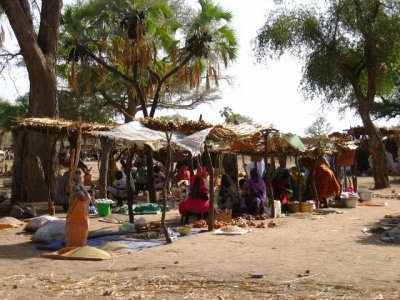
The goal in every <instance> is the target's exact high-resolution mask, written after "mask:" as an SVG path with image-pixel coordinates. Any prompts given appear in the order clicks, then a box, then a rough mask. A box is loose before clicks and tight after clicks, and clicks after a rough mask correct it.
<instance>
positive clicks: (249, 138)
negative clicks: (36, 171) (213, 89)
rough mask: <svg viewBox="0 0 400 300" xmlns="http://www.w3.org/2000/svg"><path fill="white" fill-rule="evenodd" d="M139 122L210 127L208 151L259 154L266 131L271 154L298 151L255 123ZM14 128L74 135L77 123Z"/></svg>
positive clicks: (92, 126)
mask: <svg viewBox="0 0 400 300" xmlns="http://www.w3.org/2000/svg"><path fill="white" fill-rule="evenodd" d="M139 121H140V123H141V124H142V125H143V126H144V127H147V128H149V129H151V130H155V131H162V132H167V131H170V130H171V128H172V129H173V131H174V132H175V133H180V134H183V135H186V136H187V135H191V134H194V133H197V132H200V131H202V130H205V129H208V128H211V130H210V132H209V134H208V137H207V141H208V142H207V143H208V145H209V146H210V151H216V152H234V153H237V154H247V155H260V154H262V153H263V152H264V150H265V146H264V133H269V137H268V151H269V153H270V154H271V155H283V154H285V155H290V154H293V155H295V154H298V152H299V151H298V149H295V148H293V147H291V146H290V144H288V143H287V141H286V140H285V135H282V134H279V132H278V130H277V129H275V128H273V127H272V126H265V125H259V124H254V125H253V124H239V125H234V124H222V125H213V124H210V123H206V122H202V121H185V120H165V119H152V118H142V119H139ZM14 124H15V125H14V128H15V129H17V130H34V131H39V132H42V133H48V134H55V135H63V134H66V135H71V134H76V133H77V130H78V127H77V124H78V122H75V121H70V120H63V119H49V118H27V119H16V120H14ZM81 126H82V134H83V135H84V136H86V137H88V136H97V135H92V132H99V131H109V130H111V129H113V128H115V127H116V126H118V125H114V124H111V125H103V124H97V123H82V125H81Z"/></svg>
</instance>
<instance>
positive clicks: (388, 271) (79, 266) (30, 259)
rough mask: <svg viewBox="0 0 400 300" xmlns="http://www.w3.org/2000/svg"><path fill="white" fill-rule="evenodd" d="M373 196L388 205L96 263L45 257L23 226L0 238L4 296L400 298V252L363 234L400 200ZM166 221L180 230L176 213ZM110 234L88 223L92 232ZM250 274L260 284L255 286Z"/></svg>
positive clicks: (363, 182) (367, 183)
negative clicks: (259, 274)
mask: <svg viewBox="0 0 400 300" xmlns="http://www.w3.org/2000/svg"><path fill="white" fill-rule="evenodd" d="M372 185H373V179H372V178H371V177H361V178H359V188H363V189H366V188H370V187H371V186H372ZM374 192H377V193H379V194H380V195H381V197H380V198H373V200H372V201H382V202H384V201H387V203H388V205H387V206H383V207H365V206H358V207H357V208H352V209H346V208H341V209H339V210H341V211H344V213H343V214H328V215H326V216H318V215H316V216H314V218H296V217H293V216H288V217H285V218H279V219H275V222H276V223H277V224H278V227H277V228H265V229H253V231H252V232H250V233H248V234H246V235H242V236H220V235H213V234H212V233H209V232H206V233H202V234H198V235H193V236H189V237H187V238H184V239H179V240H176V241H174V242H173V243H172V244H169V245H162V246H158V247H153V248H150V249H145V250H142V251H139V252H136V253H134V254H130V255H121V256H118V257H116V258H114V259H112V260H106V261H100V262H99V261H96V262H93V261H68V260H51V259H46V258H41V257H39V255H40V254H42V253H44V252H46V251H42V250H37V249H36V244H34V243H32V242H31V240H30V238H31V236H30V235H29V234H27V233H25V232H24V231H23V228H22V227H20V228H16V229H7V230H1V231H0V270H1V273H0V298H1V299H25V298H31V299H38V298H41V299H56V298H57V299H58V298H61V299H71V298H74V299H94V298H97V297H101V296H108V298H110V299H339V298H340V299H399V298H400V291H399V284H400V268H399V266H400V255H399V250H400V245H399V244H390V243H385V242H382V241H380V240H379V235H378V234H374V235H366V234H364V233H363V232H362V230H361V229H362V228H363V227H371V226H373V225H374V224H376V223H377V222H379V221H380V220H381V219H383V217H384V216H385V215H386V214H389V213H393V212H398V211H400V200H398V199H397V198H391V199H388V198H386V197H385V196H388V197H389V196H391V195H393V194H394V193H397V192H400V185H399V181H398V180H397V178H392V185H391V187H390V188H387V189H384V190H379V191H374ZM36 206H37V207H38V208H39V209H40V208H43V207H44V205H43V204H37V205H36ZM57 216H59V217H65V214H64V213H61V212H59V211H57ZM118 217H122V218H126V219H128V217H127V216H122V215H118ZM159 218H160V216H149V217H147V216H146V220H148V221H152V220H157V219H159ZM167 218H168V221H169V222H170V224H178V222H179V213H178V211H177V210H176V209H173V210H171V211H170V212H169V213H168V214H167ZM116 230H118V225H113V224H108V223H102V222H99V221H98V220H97V219H96V218H94V219H91V224H90V231H91V234H95V233H99V232H100V231H116ZM254 272H256V273H261V274H262V275H263V276H262V278H252V277H251V274H252V273H254Z"/></svg>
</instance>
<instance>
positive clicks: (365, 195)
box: [358, 191, 372, 201]
mask: <svg viewBox="0 0 400 300" xmlns="http://www.w3.org/2000/svg"><path fill="white" fill-rule="evenodd" d="M358 195H359V196H360V200H361V201H371V199H372V192H367V191H363V192H358Z"/></svg>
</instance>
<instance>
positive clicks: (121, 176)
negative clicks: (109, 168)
mask: <svg viewBox="0 0 400 300" xmlns="http://www.w3.org/2000/svg"><path fill="white" fill-rule="evenodd" d="M130 185H131V189H132V191H133V192H134V191H135V184H134V182H133V178H132V175H131V182H130ZM107 191H108V192H110V193H111V194H112V195H113V197H114V199H115V200H117V206H122V205H123V202H124V200H125V199H126V197H127V195H128V191H127V188H126V175H125V173H124V172H123V171H117V172H116V173H115V179H114V182H113V186H112V187H110V186H109V187H107Z"/></svg>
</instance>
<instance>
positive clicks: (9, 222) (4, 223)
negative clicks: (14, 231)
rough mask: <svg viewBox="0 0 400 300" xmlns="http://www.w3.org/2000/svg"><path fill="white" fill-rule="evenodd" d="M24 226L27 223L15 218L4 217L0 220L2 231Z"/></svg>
mask: <svg viewBox="0 0 400 300" xmlns="http://www.w3.org/2000/svg"><path fill="white" fill-rule="evenodd" d="M23 224H25V223H24V222H22V221H20V220H18V219H15V218H13V217H4V218H1V219H0V230H1V229H7V228H16V227H19V226H21V225H23Z"/></svg>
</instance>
